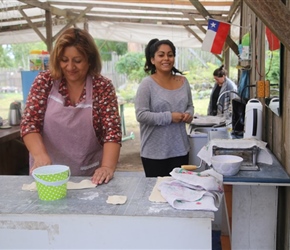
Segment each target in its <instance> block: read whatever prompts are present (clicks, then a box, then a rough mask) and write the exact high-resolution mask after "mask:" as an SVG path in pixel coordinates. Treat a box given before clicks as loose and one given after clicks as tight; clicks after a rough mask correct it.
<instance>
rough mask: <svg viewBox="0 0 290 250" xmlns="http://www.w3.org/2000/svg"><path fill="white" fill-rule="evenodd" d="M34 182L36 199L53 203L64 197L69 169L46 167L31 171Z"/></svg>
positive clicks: (66, 167)
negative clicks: (36, 193)
mask: <svg viewBox="0 0 290 250" xmlns="http://www.w3.org/2000/svg"><path fill="white" fill-rule="evenodd" d="M32 176H33V178H34V179H35V181H36V187H37V192H38V197H39V199H41V200H44V201H54V200H59V199H62V198H64V197H66V193H67V182H68V180H69V177H70V169H69V167H68V166H65V165H48V166H43V167H39V168H36V169H34V170H33V171H32Z"/></svg>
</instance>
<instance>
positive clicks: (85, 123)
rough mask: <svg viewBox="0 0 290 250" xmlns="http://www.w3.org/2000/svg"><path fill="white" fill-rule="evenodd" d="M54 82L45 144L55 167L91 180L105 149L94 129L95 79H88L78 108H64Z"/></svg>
mask: <svg viewBox="0 0 290 250" xmlns="http://www.w3.org/2000/svg"><path fill="white" fill-rule="evenodd" d="M59 83H60V82H59V81H55V82H54V84H53V86H52V89H51V92H50V95H49V97H48V101H47V109H46V113H45V118H44V126H43V141H44V145H45V147H46V150H47V152H48V155H49V156H50V158H51V160H52V163H53V164H62V165H67V166H69V167H70V170H71V175H78V176H92V175H93V173H94V171H95V169H96V168H97V167H99V166H100V165H101V161H102V155H103V147H102V146H101V145H100V144H99V142H98V140H97V137H96V134H95V130H94V127H93V115H92V112H93V110H92V103H93V101H92V99H93V98H92V91H93V86H92V78H91V77H90V76H88V77H87V79H86V98H85V99H84V100H83V101H82V102H80V103H79V104H77V106H76V107H72V106H69V107H65V106H64V98H63V96H62V95H61V94H60V93H59V92H58V90H59Z"/></svg>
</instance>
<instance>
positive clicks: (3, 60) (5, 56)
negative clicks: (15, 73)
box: [0, 45, 13, 68]
mask: <svg viewBox="0 0 290 250" xmlns="http://www.w3.org/2000/svg"><path fill="white" fill-rule="evenodd" d="M9 54H10V53H9V48H8V47H3V45H2V46H0V55H1V56H0V68H12V67H13V60H12V59H11V57H10V56H9Z"/></svg>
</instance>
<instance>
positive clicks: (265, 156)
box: [197, 139, 273, 166]
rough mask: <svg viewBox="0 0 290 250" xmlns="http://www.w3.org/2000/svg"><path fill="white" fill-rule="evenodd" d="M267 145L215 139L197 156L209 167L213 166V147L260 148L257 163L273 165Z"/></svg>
mask: <svg viewBox="0 0 290 250" xmlns="http://www.w3.org/2000/svg"><path fill="white" fill-rule="evenodd" d="M266 145H267V143H266V142H263V141H260V140H257V139H213V140H210V141H209V143H208V144H206V145H205V146H203V147H202V148H201V149H200V151H199V152H198V154H197V156H198V157H199V158H200V159H201V160H203V161H204V162H206V163H207V165H209V166H210V165H211V157H212V147H213V146H217V147H220V148H240V149H243V148H244V149H245V148H251V147H254V146H257V147H259V149H260V151H259V153H258V156H257V162H260V163H265V164H272V163H273V159H272V156H271V154H270V153H269V150H268V149H267V148H266Z"/></svg>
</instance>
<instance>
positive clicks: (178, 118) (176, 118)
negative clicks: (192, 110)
mask: <svg viewBox="0 0 290 250" xmlns="http://www.w3.org/2000/svg"><path fill="white" fill-rule="evenodd" d="M171 116H172V122H175V123H179V122H182V121H183V118H184V113H180V112H172V113H171Z"/></svg>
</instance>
